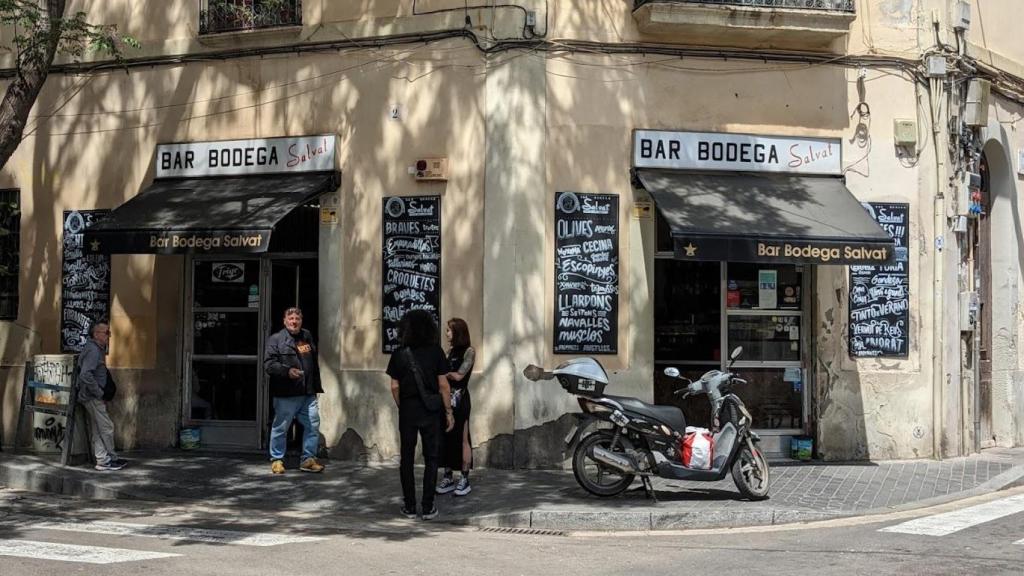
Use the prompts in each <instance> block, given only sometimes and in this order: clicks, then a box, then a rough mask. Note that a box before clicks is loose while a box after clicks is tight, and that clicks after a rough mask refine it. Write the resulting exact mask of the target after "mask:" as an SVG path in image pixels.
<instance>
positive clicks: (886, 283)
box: [849, 202, 910, 358]
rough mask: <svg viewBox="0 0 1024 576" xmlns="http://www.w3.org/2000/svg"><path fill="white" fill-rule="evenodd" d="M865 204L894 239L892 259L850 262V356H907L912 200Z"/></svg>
mask: <svg viewBox="0 0 1024 576" xmlns="http://www.w3.org/2000/svg"><path fill="white" fill-rule="evenodd" d="M864 208H865V209H866V210H867V211H868V212H869V213H870V214H871V217H872V218H874V219H875V221H876V222H878V224H879V225H880V226H881V227H882V228H883V229H884V230H885V231H886V232H888V233H889V235H890V236H892V238H893V240H895V242H896V246H895V248H894V252H895V253H894V257H893V260H892V263H891V264H888V265H885V266H850V334H849V345H850V356H852V357H854V358H871V357H897V358H906V357H907V354H908V351H909V348H910V251H909V243H910V205H909V204H904V203H877V202H867V203H865V204H864Z"/></svg>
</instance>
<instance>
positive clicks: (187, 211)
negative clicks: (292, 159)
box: [83, 172, 340, 254]
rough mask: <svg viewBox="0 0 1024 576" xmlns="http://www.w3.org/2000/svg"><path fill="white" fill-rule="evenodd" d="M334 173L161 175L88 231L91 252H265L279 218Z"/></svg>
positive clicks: (333, 179)
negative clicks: (218, 175) (169, 177)
mask: <svg viewBox="0 0 1024 576" xmlns="http://www.w3.org/2000/svg"><path fill="white" fill-rule="evenodd" d="M339 181H340V178H339V175H338V173H337V172H313V173H306V174H283V175H260V176H240V177H229V178H174V179H165V180H156V181H154V182H153V184H151V185H150V186H149V187H148V188H146V189H145V190H143V191H142V193H141V194H139V195H138V196H135V197H134V198H132V199H131V200H128V201H127V202H125V203H124V204H122V205H120V206H118V207H117V208H115V209H114V210H113V211H112V212H111V213H110V214H109V215H108V216H107V217H105V218H104V219H103V220H101V221H99V222H97V223H96V224H94V225H93V226H91V227H90V228H89V229H88V230H86V231H85V234H84V237H83V248H84V250H85V251H86V253H90V252H95V253H104V254H181V253H186V252H195V253H204V254H205V253H216V252H266V251H267V249H268V248H269V246H270V234H271V232H273V230H274V225H276V224H277V223H278V222H279V221H281V219H282V218H284V217H285V216H287V215H288V213H289V212H291V211H292V210H294V209H295V208H297V207H299V206H301V205H303V204H305V203H307V202H309V201H311V200H313V199H314V198H316V197H317V196H319V195H320V194H323V193H325V192H329V191H331V190H335V189H337V187H338V183H339Z"/></svg>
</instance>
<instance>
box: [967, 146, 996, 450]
mask: <svg viewBox="0 0 1024 576" xmlns="http://www.w3.org/2000/svg"><path fill="white" fill-rule="evenodd" d="M978 171H979V173H980V174H981V187H980V189H979V190H976V191H972V193H973V194H975V195H976V196H974V197H973V198H972V201H974V202H976V204H977V209H978V210H980V211H981V213H980V214H979V216H978V219H977V220H976V221H975V225H974V226H973V227H972V229H971V232H972V238H971V241H972V248H973V250H972V252H973V253H974V259H973V260H974V262H973V267H972V268H973V270H972V272H973V274H974V286H975V290H976V291H977V292H978V298H979V304H980V308H979V313H978V326H977V328H976V329H975V332H974V335H975V340H974V342H975V346H976V348H977V357H976V358H977V364H976V366H977V372H976V382H977V384H976V386H977V388H976V390H975V393H974V397H975V402H974V410H973V412H974V422H975V426H974V436H975V441H974V450H975V451H977V450H979V449H981V448H988V447H991V446H992V444H993V441H992V352H993V351H992V218H991V212H992V178H991V172H990V170H989V164H988V157H987V156H986V155H985V154H984V153H982V155H981V161H980V163H979V166H978Z"/></svg>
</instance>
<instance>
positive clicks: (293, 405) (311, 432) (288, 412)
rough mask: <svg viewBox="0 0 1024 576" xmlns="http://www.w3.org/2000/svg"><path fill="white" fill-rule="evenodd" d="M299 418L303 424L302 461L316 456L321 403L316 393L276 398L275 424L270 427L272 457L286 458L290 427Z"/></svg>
mask: <svg viewBox="0 0 1024 576" xmlns="http://www.w3.org/2000/svg"><path fill="white" fill-rule="evenodd" d="M295 418H298V419H299V424H302V429H303V432H304V433H303V435H302V461H303V462H304V461H305V460H306V459H307V458H313V457H314V456H316V452H317V448H319V447H320V404H319V403H318V402H317V401H316V394H310V395H308V396H284V397H275V398H274V425H273V427H271V428H270V459H271V460H282V459H284V452H285V449H286V448H287V443H288V428H289V427H291V425H292V420H293V419H295Z"/></svg>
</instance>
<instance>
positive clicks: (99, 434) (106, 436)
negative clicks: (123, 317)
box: [78, 320, 127, 471]
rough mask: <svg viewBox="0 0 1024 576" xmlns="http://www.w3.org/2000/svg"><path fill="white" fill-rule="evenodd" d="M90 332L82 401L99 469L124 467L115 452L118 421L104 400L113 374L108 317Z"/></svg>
mask: <svg viewBox="0 0 1024 576" xmlns="http://www.w3.org/2000/svg"><path fill="white" fill-rule="evenodd" d="M89 336H90V338H89V341H88V342H86V343H85V346H84V347H83V348H82V353H81V355H80V356H79V358H78V365H79V373H78V402H79V403H80V404H81V405H82V406H83V407H84V408H85V412H86V414H88V417H89V436H91V437H92V452H93V456H95V457H96V469H97V470H103V471H109V470H120V469H121V468H124V467H125V464H127V462H125V461H124V460H122V459H121V458H119V457H118V456H117V453H116V452H114V423H113V422H112V421H111V420H110V415H109V414H107V403H106V402H104V400H103V389H104V388H105V387H106V385H107V378H108V377H109V373H108V372H107V363H106V356H107V350H108V348H109V346H110V324H108V323H107V322H106V321H104V320H100V321H98V322H96V323H95V324H93V325H92V328H90V329H89Z"/></svg>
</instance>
